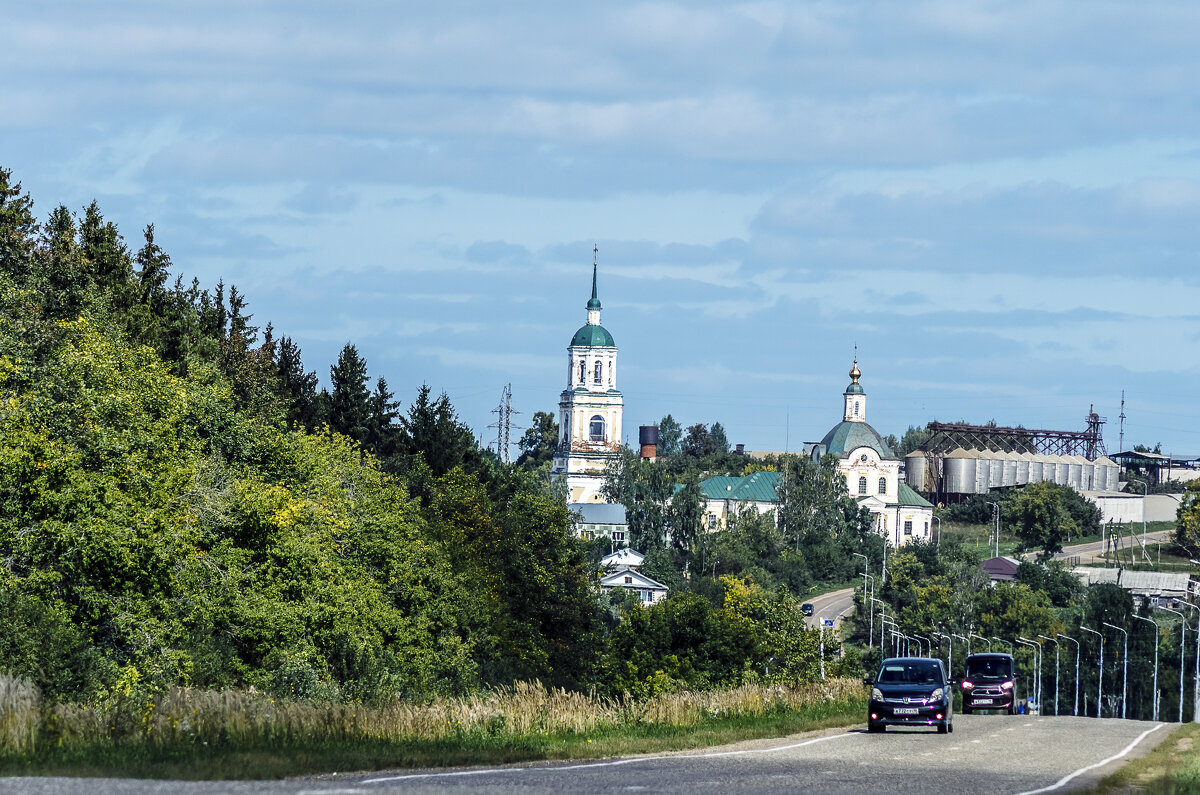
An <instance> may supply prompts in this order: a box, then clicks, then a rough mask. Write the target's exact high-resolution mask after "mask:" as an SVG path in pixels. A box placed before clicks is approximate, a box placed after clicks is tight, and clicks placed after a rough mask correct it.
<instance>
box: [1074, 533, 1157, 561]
mask: <svg viewBox="0 0 1200 795" xmlns="http://www.w3.org/2000/svg"><path fill="white" fill-rule="evenodd" d="M1122 532H1123V534H1124V536H1125V545H1126V547H1132V548H1133V550H1134V554H1135V555H1137V556H1139V557H1140V555H1141V552H1142V544H1141V541H1142V533H1141V530H1140V529H1133V530H1130V529H1129V527H1128V526H1126V527H1125V529H1124V530H1123V531H1122ZM1174 535H1175V531H1173V530H1156V531H1154V532H1152V533H1147V534H1146V544H1147V545H1149V544H1152V543H1155V542H1158V541H1170V540H1171V538H1172V536H1174ZM1135 536H1136V538H1134V537H1135ZM1104 544H1105V542H1104V541H1091V542H1089V543H1087V544H1072V545H1070V546H1066V547H1063V551H1062V552H1059V553H1058V554H1057V555H1055V556H1054V557H1056V558H1079V562H1080V564H1088V563H1096V562H1098V561H1103V560H1104ZM1125 554H1127V552H1125V551H1124V550H1123V551H1122V555H1125Z"/></svg>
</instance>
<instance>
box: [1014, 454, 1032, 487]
mask: <svg viewBox="0 0 1200 795" xmlns="http://www.w3.org/2000/svg"><path fill="white" fill-rule="evenodd" d="M1031 461H1033V456H1032V455H1030V454H1029V453H1017V485H1018V486H1024V485H1025V484H1026V483H1028V482H1029V464H1030V462H1031Z"/></svg>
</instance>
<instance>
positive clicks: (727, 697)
mask: <svg viewBox="0 0 1200 795" xmlns="http://www.w3.org/2000/svg"><path fill="white" fill-rule="evenodd" d="M861 697H862V685H861V684H860V683H859V682H858V681H857V680H851V679H834V680H828V681H825V682H820V683H815V684H809V685H799V686H791V687H789V686H782V685H773V686H763V685H745V686H742V687H737V688H733V689H728V690H712V691H704V692H681V693H669V694H662V695H659V696H656V697H654V698H651V699H649V700H646V701H637V700H635V699H633V698H631V697H629V696H628V695H626V696H625V697H624V698H616V699H606V698H599V697H597V696H595V695H589V694H583V693H577V692H572V691H567V690H561V689H548V688H546V687H543V686H542V685H541V684H539V683H536V682H534V683H524V682H523V683H519V684H517V685H516V686H514V687H511V688H502V689H497V690H494V691H491V692H488V693H483V694H480V695H476V696H472V697H468V698H461V699H446V700H441V701H436V702H432V703H423V704H418V703H407V702H396V703H393V704H388V705H385V706H378V707H368V706H364V705H361V704H336V703H335V704H313V703H308V702H300V701H281V700H277V699H273V698H270V697H268V696H266V695H263V694H260V693H255V692H248V691H240V690H222V691H204V690H195V689H191V688H172V689H170V690H168V691H167V692H165V693H162V694H160V695H158V696H156V697H154V698H151V699H148V700H147V701H146V702H145V703H144V704H129V703H126V704H124V705H121V706H118V707H109V708H103V707H92V706H83V705H78V704H56V705H53V706H50V707H48V708H47V709H42V708H41V704H40V697H39V695H38V693H37V689H36V688H35V687H34V686H33V685H31V684H29V683H28V682H26V681H25V680H22V679H16V678H13V677H3V676H0V716H2V721H3V722H2V723H0V732H2V733H0V751H2V752H5V753H12V752H14V751H16V752H27V751H29V750H31V749H32V748H33V746H34V744H35V742H36V741H37V739H38V738H41V739H42V741H47V742H52V743H54V744H55V745H56V746H58V747H80V746H88V745H96V744H106V743H118V744H134V745H138V744H140V745H149V746H157V747H163V748H166V747H179V746H186V745H192V744H204V745H218V744H219V745H225V746H233V747H257V746H260V745H263V744H269V745H272V746H279V745H285V746H286V745H304V744H310V743H320V742H344V741H362V740H374V741H383V742H393V743H394V742H411V741H429V740H445V739H449V738H455V737H463V736H470V735H483V736H509V737H536V736H547V735H562V734H576V735H580V734H586V733H588V732H595V731H599V730H607V729H619V728H622V727H639V726H671V727H690V726H696V725H698V724H700V723H701V722H703V721H704V720H706V719H712V718H727V717H739V716H746V717H751V716H763V715H770V714H775V713H780V712H787V711H795V710H799V709H802V708H805V707H810V706H814V705H820V704H823V703H835V702H836V703H842V702H847V701H851V700H853V699H856V698H861Z"/></svg>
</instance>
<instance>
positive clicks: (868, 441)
mask: <svg viewBox="0 0 1200 795" xmlns="http://www.w3.org/2000/svg"><path fill="white" fill-rule="evenodd" d="M860 377H862V371H860V370H859V369H858V357H857V356H855V357H854V365H853V366H852V367H851V369H850V385H849V386H847V387H846V391H845V392H843V393H842V421H841V422H839V423H838V424H837V425H835V426H833V427H832V428H831V429H830V430H829V433H827V434H825V437H824V438H823V439H821V441H819V442H811V443H809V444H806V445H805V446H804V447H805V453H807V454H808V455H811V456H812V457H813V460H814V461H819V460H820V459H821V457H822V456H825V455H827V454H828V455H835V456H837V458H838V471H840V472H841V473H842V474H843V475H845V477H846V489H847V490H848V491H849V492H850V496H851V497H853V498H854V499H856V500H857V501H858V504H859V505H861V506H863V507H865V508H866V509H867V510H868V511H870V512H871V517H872V518H873V519H874V521H875V529H876V530H877V531H878V532H879V533H881V534H882V535H883V536H884V537H885V538H887V539H888V543H889V545H891V546H893V547H898V546H900V545H902V544H906V543H908V542H909V541H913V540H923V541H928V540H929V538H930V525H931V524H932V523H933V503H931V502H929V501H928V500H926V499H925V498H924V497H922V496H921V495H920V494H918V493H917V492H916V491H914V490H913V489H912V488H911V487H910V486H909V485H908V484H907V483H905V482H904V480H903V478H901V476H900V458H899V456H897V455H895V454H894V453H893V452H892V449H891V448H890V447H888V445H887V442H885V441H884V440H883V437H881V436H880V435H879V432H878V431H876V430H875V429H874V428H872V427H871V426H870V425H869V424H868V423H867V393H866V391H865V390H864V389H863V387H862V384H860V383H859V382H858V379H859V378H860Z"/></svg>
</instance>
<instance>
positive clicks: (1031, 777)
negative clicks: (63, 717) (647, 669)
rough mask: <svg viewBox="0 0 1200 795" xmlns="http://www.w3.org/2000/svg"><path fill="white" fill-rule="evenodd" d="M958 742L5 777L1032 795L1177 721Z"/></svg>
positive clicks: (850, 741) (984, 726)
mask: <svg viewBox="0 0 1200 795" xmlns="http://www.w3.org/2000/svg"><path fill="white" fill-rule="evenodd" d="M954 725H955V731H954V733H953V734H948V735H941V734H937V733H936V732H934V731H933V730H915V729H895V728H889V729H888V731H887V733H886V734H867V733H866V732H865V730H864V729H863V728H862V727H861V726H860V727H857V728H855V729H852V730H850V731H847V730H845V729H837V730H829V731H825V732H816V733H810V734H805V735H797V736H794V737H788V738H781V739H775V740H760V741H755V742H749V743H741V744H738V745H733V746H725V747H721V748H712V749H706V750H703V751H693V752H684V753H677V754H666V755H658V756H643V757H629V758H624V759H607V760H600V761H596V762H568V763H563V762H555V763H541V764H533V765H519V766H511V767H499V768H479V769H455V770H425V771H396V772H384V773H371V774H362V773H356V774H349V775H330V776H321V777H316V778H305V779H292V780H287V781H273V782H177V781H171V782H166V781H132V780H127V779H65V778H58V779H50V778H47V779H32V778H24V779H18V778H9V779H0V790H3V791H14V792H23V793H31V794H32V795H50V793H54V794H55V795H58V793H67V795H74V794H75V793H79V795H82V794H83V793H89V795H90V794H91V793H96V795H125V793H171V795H209V794H210V793H226V792H228V793H234V794H235V795H236V794H238V793H288V794H289V795H310V794H311V795H334V794H335V793H341V794H343V795H352V794H353V795H372V794H373V793H379V795H386V794H387V793H439V794H440V793H459V792H462V793H467V792H470V793H511V792H519V793H522V795H541V794H544V795H560V793H563V792H614V793H615V792H630V791H645V792H663V793H688V794H689V795H694V794H695V793H705V792H712V793H722V795H724V794H725V793H729V792H738V793H742V792H751V793H785V792H787V793H791V792H814V793H861V792H887V793H906V792H912V793H929V792H952V793H976V792H977V793H1033V792H1069V791H1071V790H1075V789H1081V788H1086V787H1088V786H1091V785H1093V784H1094V783H1095V782H1096V781H1097V780H1098V779H1099V778H1100V777H1102V776H1103V775H1105V774H1106V773H1108V772H1111V771H1112V770H1114V769H1115V768H1116V767H1117V766H1119V765H1120V763H1121V762H1122V761H1125V760H1127V759H1129V758H1132V757H1136V756H1140V755H1141V754H1144V753H1146V752H1148V751H1149V750H1150V749H1151V748H1153V747H1154V745H1155V744H1157V743H1158V742H1160V741H1161V740H1162V739H1163V738H1165V737H1166V736H1167V735H1168V734H1169V733H1170V726H1169V725H1168V724H1161V723H1159V724H1155V723H1145V722H1138V721H1122V720H1116V719H1105V720H1096V719H1094V718H1051V717H1045V718H1042V717H1030V716H1024V715H1014V716H1007V715H994V716H993V715H958V716H956V717H955V719H954Z"/></svg>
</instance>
